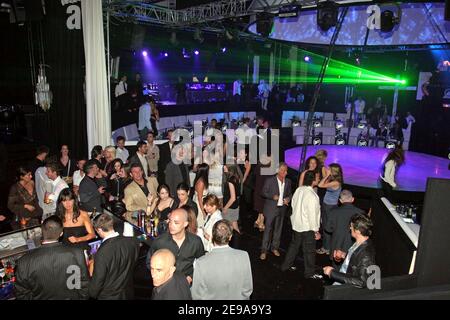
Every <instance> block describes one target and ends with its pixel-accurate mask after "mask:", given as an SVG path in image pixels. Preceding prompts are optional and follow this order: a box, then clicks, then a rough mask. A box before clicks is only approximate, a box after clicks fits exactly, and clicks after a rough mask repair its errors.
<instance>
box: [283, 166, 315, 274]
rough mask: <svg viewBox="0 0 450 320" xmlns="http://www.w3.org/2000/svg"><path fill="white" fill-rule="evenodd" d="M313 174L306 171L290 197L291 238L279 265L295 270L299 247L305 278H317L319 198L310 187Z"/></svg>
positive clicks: (313, 178)
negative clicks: (301, 251)
mask: <svg viewBox="0 0 450 320" xmlns="http://www.w3.org/2000/svg"><path fill="white" fill-rule="evenodd" d="M314 180H315V174H314V172H312V171H307V172H306V174H305V178H304V180H303V186H301V187H299V188H298V189H297V190H296V191H295V193H294V196H293V197H292V215H291V223H292V240H291V243H290V244H289V249H288V251H287V253H286V258H285V259H284V262H283V264H282V265H281V270H282V271H287V270H290V271H295V270H296V269H297V268H296V267H295V266H294V261H295V258H296V256H297V254H298V251H299V249H300V247H302V250H303V260H304V264H305V273H304V275H305V278H313V279H317V278H320V276H318V275H316V274H315V266H316V240H319V239H320V233H319V228H320V200H319V196H318V195H317V194H316V192H315V191H314V189H313V188H312V184H313V182H314Z"/></svg>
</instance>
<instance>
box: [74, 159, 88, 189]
mask: <svg viewBox="0 0 450 320" xmlns="http://www.w3.org/2000/svg"><path fill="white" fill-rule="evenodd" d="M85 164H86V159H80V160H78V162H77V167H78V169H79V170H77V171H75V172H74V173H73V191H74V192H75V194H76V195H78V191H79V190H80V183H81V180H83V178H84V176H85V175H86V173H85V172H84V165H85Z"/></svg>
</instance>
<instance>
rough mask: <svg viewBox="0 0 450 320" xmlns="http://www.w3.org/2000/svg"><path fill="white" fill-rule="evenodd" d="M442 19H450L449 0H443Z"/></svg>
mask: <svg viewBox="0 0 450 320" xmlns="http://www.w3.org/2000/svg"><path fill="white" fill-rule="evenodd" d="M444 20H445V21H450V0H445V9H444Z"/></svg>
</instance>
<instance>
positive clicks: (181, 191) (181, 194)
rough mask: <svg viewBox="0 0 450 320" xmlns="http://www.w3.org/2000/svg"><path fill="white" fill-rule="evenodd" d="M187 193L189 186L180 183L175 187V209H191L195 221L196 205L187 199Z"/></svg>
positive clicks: (196, 214)
mask: <svg viewBox="0 0 450 320" xmlns="http://www.w3.org/2000/svg"><path fill="white" fill-rule="evenodd" d="M189 191H190V188H189V186H188V185H187V184H186V183H184V182H182V183H180V184H179V185H178V186H177V199H176V200H177V208H182V207H184V206H189V207H192V210H194V213H195V219H197V216H198V208H197V205H196V204H195V203H194V202H193V201H192V200H191V198H190V197H189Z"/></svg>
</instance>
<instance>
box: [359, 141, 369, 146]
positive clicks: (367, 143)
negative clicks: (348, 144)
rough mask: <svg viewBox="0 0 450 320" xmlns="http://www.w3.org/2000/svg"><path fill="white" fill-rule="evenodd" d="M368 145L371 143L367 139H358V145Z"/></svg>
mask: <svg viewBox="0 0 450 320" xmlns="http://www.w3.org/2000/svg"><path fill="white" fill-rule="evenodd" d="M368 145H369V142H368V141H367V140H366V139H360V140H358V147H367V146H368Z"/></svg>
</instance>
